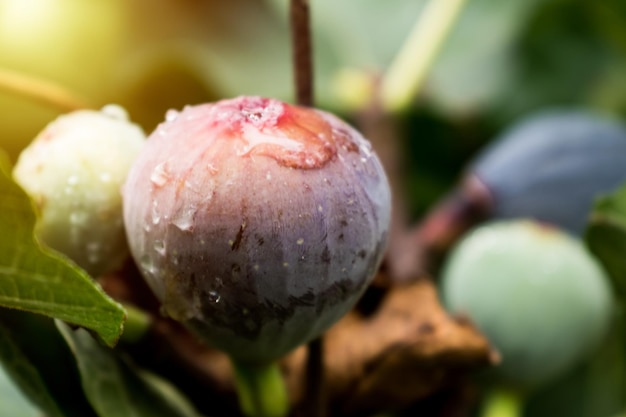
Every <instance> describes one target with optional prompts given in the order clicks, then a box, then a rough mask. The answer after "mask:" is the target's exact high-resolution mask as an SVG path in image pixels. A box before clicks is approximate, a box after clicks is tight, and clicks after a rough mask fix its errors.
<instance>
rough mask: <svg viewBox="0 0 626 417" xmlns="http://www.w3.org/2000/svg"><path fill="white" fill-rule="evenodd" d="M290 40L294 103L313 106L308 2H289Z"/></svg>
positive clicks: (297, 0)
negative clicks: (294, 88)
mask: <svg viewBox="0 0 626 417" xmlns="http://www.w3.org/2000/svg"><path fill="white" fill-rule="evenodd" d="M290 14H291V39H292V47H293V68H294V77H295V78H294V80H295V86H296V101H297V103H298V104H300V105H302V106H312V105H313V58H312V56H313V54H312V45H311V19H310V13H309V1H308V0H291V10H290Z"/></svg>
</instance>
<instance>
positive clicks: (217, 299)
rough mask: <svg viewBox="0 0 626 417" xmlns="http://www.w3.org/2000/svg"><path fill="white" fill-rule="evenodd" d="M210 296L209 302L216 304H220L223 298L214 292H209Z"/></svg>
mask: <svg viewBox="0 0 626 417" xmlns="http://www.w3.org/2000/svg"><path fill="white" fill-rule="evenodd" d="M208 296H209V297H208V298H209V302H211V303H216V304H217V303H219V302H220V299H221V298H222V296H221V295H220V294H219V293H218V292H217V291H214V290H211V291H209V293H208Z"/></svg>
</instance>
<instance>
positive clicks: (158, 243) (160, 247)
mask: <svg viewBox="0 0 626 417" xmlns="http://www.w3.org/2000/svg"><path fill="white" fill-rule="evenodd" d="M154 250H155V251H156V252H157V253H158V254H159V255H161V256H165V242H163V241H162V240H159V239H157V240H155V241H154Z"/></svg>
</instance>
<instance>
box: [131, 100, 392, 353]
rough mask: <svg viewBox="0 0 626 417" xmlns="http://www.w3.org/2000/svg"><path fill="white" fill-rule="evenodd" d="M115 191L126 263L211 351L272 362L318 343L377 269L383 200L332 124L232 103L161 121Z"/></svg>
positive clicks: (358, 149)
mask: <svg viewBox="0 0 626 417" xmlns="http://www.w3.org/2000/svg"><path fill="white" fill-rule="evenodd" d="M166 119H167V120H166V121H165V122H164V123H162V124H161V125H160V126H159V127H158V128H157V129H156V131H155V132H154V133H152V135H151V136H150V137H149V139H148V141H147V143H146V146H145V147H144V148H143V150H142V152H141V154H140V155H139V157H138V158H137V160H136V161H135V163H134V165H133V167H132V169H131V172H130V174H129V176H128V180H127V182H126V185H125V187H124V190H123V199H124V221H125V225H126V227H127V234H128V240H129V244H130V248H131V252H132V255H133V257H134V259H135V260H136V262H137V263H138V264H139V266H140V268H141V270H142V273H143V275H144V277H145V279H146V281H147V282H148V284H149V285H150V287H151V288H152V290H153V291H154V293H155V294H156V295H157V297H158V298H159V299H160V300H161V302H162V304H163V309H164V311H165V312H166V313H167V314H168V315H170V316H171V317H172V318H174V319H176V320H179V321H181V322H183V323H184V324H185V325H187V326H188V327H189V328H190V329H191V330H192V331H194V332H195V333H197V334H198V335H200V336H201V337H202V338H203V339H204V340H206V341H207V342H208V343H209V344H211V345H213V346H215V347H217V348H219V349H221V350H223V351H225V352H226V353H228V354H229V355H230V356H231V357H233V358H235V359H237V360H239V361H243V362H259V363H261V362H268V361H271V360H273V359H276V358H278V357H280V356H282V355H283V354H285V353H287V352H288V351H290V350H291V349H293V348H294V347H296V346H298V345H300V344H302V343H304V342H306V341H309V340H311V339H313V338H315V337H317V336H318V335H320V334H321V333H322V332H323V331H324V330H325V329H327V328H328V327H329V326H330V325H332V324H333V323H334V322H335V321H336V320H338V319H339V318H340V317H341V316H343V315H344V314H345V313H346V312H347V311H348V310H349V309H350V308H351V307H352V306H353V304H354V303H355V302H356V301H357V299H358V298H359V297H360V295H361V294H362V292H363V290H364V289H365V288H366V286H367V285H368V283H369V282H370V280H371V278H372V277H373V276H374V274H375V272H376V270H377V268H378V266H379V264H380V262H381V259H382V255H383V251H384V247H385V244H386V240H387V239H386V238H387V230H388V228H389V222H390V189H389V185H388V182H387V178H386V176H385V173H384V171H383V168H382V166H381V164H380V162H379V160H378V158H377V156H376V155H375V154H374V152H373V151H372V149H371V146H370V144H369V142H368V141H367V140H365V139H364V138H363V137H362V136H361V135H360V134H359V133H358V132H357V131H356V130H355V129H353V128H352V127H350V126H349V125H348V124H346V123H345V122H343V121H341V120H340V119H338V118H337V117H335V116H333V115H331V114H329V113H326V112H323V111H319V110H315V109H311V108H305V107H299V106H293V105H289V104H286V103H282V102H279V101H277V100H273V99H266V98H260V97H239V98H235V99H232V100H223V101H219V102H217V103H211V104H203V105H198V106H188V107H185V109H183V111H182V112H180V113H179V112H176V111H170V112H169V113H168V114H167V116H166Z"/></svg>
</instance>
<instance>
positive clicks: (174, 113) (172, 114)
mask: <svg viewBox="0 0 626 417" xmlns="http://www.w3.org/2000/svg"><path fill="white" fill-rule="evenodd" d="M178 115H179V112H178V110H174V109H169V110H168V111H166V112H165V120H167V121H168V122H173V121H174V120H176V119H177V118H178Z"/></svg>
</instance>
